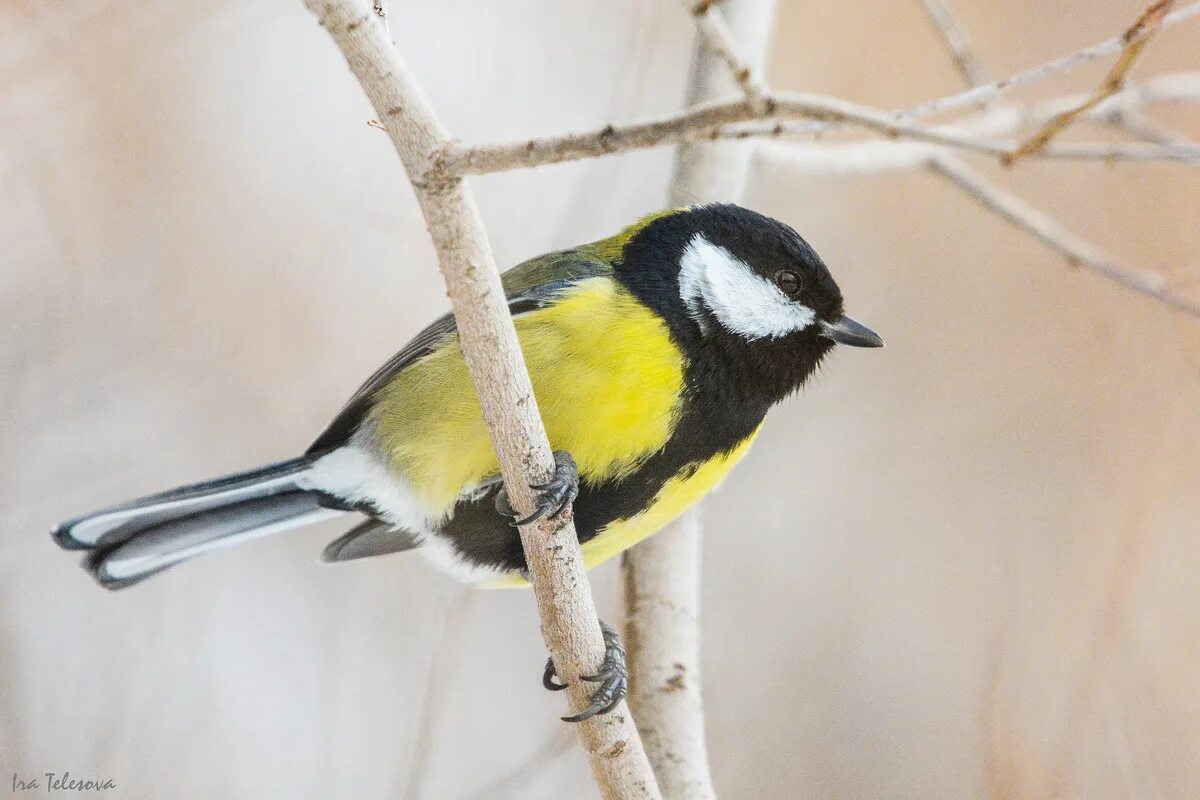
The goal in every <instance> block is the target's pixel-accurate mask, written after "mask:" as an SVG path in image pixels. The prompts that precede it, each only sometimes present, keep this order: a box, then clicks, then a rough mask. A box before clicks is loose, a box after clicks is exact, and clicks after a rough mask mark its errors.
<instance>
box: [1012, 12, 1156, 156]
mask: <svg viewBox="0 0 1200 800" xmlns="http://www.w3.org/2000/svg"><path fill="white" fill-rule="evenodd" d="M1174 5H1175V0H1159V2H1157V3H1155V4H1154V5H1152V6H1150V8H1148V9H1146V12H1145V13H1143V14H1142V15H1141V16H1140V17H1138V20H1137V22H1135V23H1133V26H1132V27H1130V28H1129V30H1127V31H1125V34H1124V35H1123V36H1122V37H1121V39H1122V40H1123V41H1124V42H1125V47H1124V48H1123V49H1122V50H1121V55H1120V56H1119V57H1118V58H1117V63H1115V64H1114V65H1113V67H1112V69H1110V70H1109V72H1108V75H1106V76H1105V78H1104V82H1103V83H1101V84H1100V88H1099V89H1098V90H1097V91H1096V93H1095V94H1094V95H1092V96H1091V97H1089V98H1088V99H1087V100H1085V101H1084V102H1082V103H1080V104H1079V105H1078V106H1076V107H1075V108H1071V109H1068V110H1067V111H1064V112H1062V113H1061V114H1059V115H1057V116H1056V117H1054V118H1053V119H1051V120H1050V121H1049V122H1047V123H1046V124H1045V125H1044V126H1043V127H1042V129H1041V130H1039V131H1038V132H1037V133H1035V134H1034V135H1033V136H1031V137H1030V138H1029V139H1028V140H1026V141H1025V142H1024V143H1022V144H1021V146H1020V147H1018V148H1017V150H1016V152H1015V153H1013V154H1012V155H1011V156H1006V157H1005V158H1004V159H1003V160H1004V164H1005V166H1011V165H1012V164H1013V163H1015V162H1016V161H1017V160H1018V159H1020V158H1022V157H1024V156H1027V155H1031V154H1033V153H1036V152H1038V151H1039V150H1042V149H1043V148H1045V147H1046V145H1047V144H1049V143H1050V141H1051V140H1052V139H1053V138H1054V137H1055V136H1058V135H1059V134H1060V133H1062V132H1063V131H1065V130H1066V129H1067V128H1068V127H1070V126H1071V124H1072V123H1073V122H1075V120H1077V119H1079V118H1080V117H1082V116H1083V115H1084V114H1086V113H1087V112H1088V111H1090V110H1091V109H1093V108H1095V107H1096V106H1098V105H1100V104H1101V103H1103V102H1104V101H1105V100H1106V99H1108V98H1109V97H1112V96H1113V95H1114V94H1116V93H1117V92H1119V91H1120V90H1121V87H1122V86H1124V85H1125V76H1126V75H1128V74H1129V70H1130V69H1132V68H1133V64H1134V62H1135V61H1137V58H1138V56H1139V55H1141V53H1142V51H1143V50H1144V49H1145V48H1146V45H1147V44H1148V43H1149V42H1150V37H1152V36H1153V35H1154V34H1155V33H1156V32H1157V31H1158V30H1159V28H1160V27H1161V26H1162V21H1163V17H1165V16H1166V15H1167V12H1168V11H1170V10H1171V8H1172V7H1173V6H1174Z"/></svg>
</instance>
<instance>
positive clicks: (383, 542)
mask: <svg viewBox="0 0 1200 800" xmlns="http://www.w3.org/2000/svg"><path fill="white" fill-rule="evenodd" d="M419 544H420V542H419V541H418V539H417V537H416V536H414V535H413V534H412V533H410V532H409V531H406V530H404V529H402V528H393V527H392V526H391V525H390V524H388V523H386V522H383V521H382V520H378V519H368V520H366V521H365V522H362V523H360V524H358V525H355V526H354V527H353V528H351V529H350V530H349V531H347V532H346V533H345V534H343V535H342V536H341V537H339V538H337V539H334V540H333V541H332V542H330V543H329V546H328V547H326V548H325V552H323V553H322V554H321V560H322V561H327V562H334V561H354V560H355V559H359V558H373V557H375V556H385V555H388V554H390V553H402V552H404V551H405V550H412V549H413V548H414V547H417V546H418V545H419Z"/></svg>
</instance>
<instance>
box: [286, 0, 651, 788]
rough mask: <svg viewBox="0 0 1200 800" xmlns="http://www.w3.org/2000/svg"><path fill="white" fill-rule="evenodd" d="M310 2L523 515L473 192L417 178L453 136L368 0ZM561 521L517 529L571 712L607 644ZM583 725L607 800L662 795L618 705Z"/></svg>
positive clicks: (511, 396) (522, 436)
mask: <svg viewBox="0 0 1200 800" xmlns="http://www.w3.org/2000/svg"><path fill="white" fill-rule="evenodd" d="M305 4H306V5H307V6H308V8H309V9H310V10H311V11H312V12H314V13H315V14H316V15H317V17H318V19H319V20H320V22H321V24H322V25H323V26H324V27H325V29H326V30H327V31H328V32H329V34H330V35H331V36H332V37H333V39H334V41H335V42H336V43H337V45H338V47H339V48H340V49H341V51H342V54H343V55H344V56H345V58H346V61H347V63H348V64H349V65H350V69H351V71H352V72H353V73H354V75H355V77H356V78H358V81H359V83H360V84H361V85H362V88H363V90H364V91H365V92H366V95H367V97H368V98H369V99H370V101H371V104H372V105H373V106H374V107H375V112H376V114H377V115H378V118H379V120H380V122H381V123H382V124H383V125H384V127H385V128H386V129H387V132H388V136H389V137H390V138H391V140H392V143H393V145H394V146H395V148H396V151H397V153H398V154H399V155H400V158H401V160H402V161H403V163H404V168H405V171H406V172H407V173H408V175H409V179H410V180H411V181H412V182H413V188H414V190H415V192H416V195H417V200H418V202H419V203H420V206H421V210H422V212H423V214H424V215H425V222H426V226H427V227H428V229H429V233H430V237H431V238H432V239H433V244H434V248H435V249H436V251H437V255H438V262H439V266H440V267H441V270H442V275H443V277H444V278H445V281H446V288H447V293H448V294H449V296H450V304H451V308H452V309H453V311H454V318H455V321H456V322H457V325H458V337H459V345H460V347H461V349H462V353H463V355H464V357H465V359H466V362H467V367H468V370H469V371H470V374H471V378H472V381H473V382H474V384H475V389H476V393H477V394H478V396H479V400H480V405H481V407H482V410H483V418H484V423H485V424H486V426H487V429H488V432H489V434H490V435H491V438H492V444H493V446H494V447H495V449H496V455H497V457H498V459H499V464H500V472H501V475H502V476H503V478H504V484H505V487H506V489H507V490H508V494H509V497H510V499H511V500H512V501H513V505H514V507H515V508H516V510H517V511H518V512H520V513H523V514H527V513H529V512H530V511H531V510H532V509H533V507H534V505H535V497H534V495H533V491H532V490H531V489H530V485H531V484H536V483H542V482H544V481H545V480H546V479H547V478H548V477H549V476H550V474H551V473H552V471H553V468H554V459H553V456H552V454H551V451H550V443H549V441H548V440H547V438H546V431H545V428H544V427H543V425H542V421H541V418H540V416H539V414H538V410H537V401H536V399H535V398H534V395H533V387H532V385H531V383H530V380H529V373H528V371H527V370H526V368H525V362H524V359H523V358H522V355H521V348H520V344H519V343H518V341H517V333H516V328H515V327H514V326H513V321H512V317H511V316H510V315H509V312H508V304H507V301H506V300H505V297H504V290H503V288H502V287H501V285H500V274H499V272H498V271H497V270H496V264H495V260H494V258H493V257H492V251H491V246H490V244H489V242H488V240H487V237H486V236H485V234H484V232H483V225H482V223H481V221H480V219H479V211H478V209H477V207H476V205H475V201H474V198H473V197H472V195H471V193H470V191H469V190H468V188H467V186H466V185H465V183H464V182H463V181H462V180H445V181H440V182H437V183H434V184H430V183H426V182H424V181H422V180H421V178H422V177H423V176H425V175H426V174H427V173H428V170H429V159H430V155H431V154H432V153H436V152H438V151H440V150H441V149H443V148H444V147H445V146H446V144H447V143H448V141H449V136H448V134H447V133H446V131H445V130H444V129H443V128H442V125H441V122H440V121H439V120H438V118H437V116H436V114H435V113H434V111H433V108H432V106H431V104H430V103H429V100H428V99H427V98H426V97H425V94H424V92H422V90H421V88H420V86H419V85H418V84H417V82H416V79H415V78H414V77H413V75H412V73H411V72H410V70H409V68H408V65H407V64H406V63H405V61H404V59H403V58H401V56H400V54H399V52H398V51H397V49H396V48H395V47H394V46H393V45H392V44H391V41H390V39H389V37H388V35H387V32H386V31H385V30H384V29H383V25H382V24H380V22H379V19H378V17H376V16H375V14H374V12H373V10H372V9H371V7H370V6H369V5H367V4H366V2H365V0H305ZM565 519H566V520H567V521H566V522H565V523H561V524H560V523H557V522H553V521H549V520H542V521H539V522H537V523H534V524H531V525H525V526H522V528H521V531H520V534H521V544H522V547H523V548H524V552H525V559H526V562H527V565H528V574H529V578H530V583H531V584H532V585H533V591H534V597H535V599H536V601H537V606H538V613H539V615H540V617H541V622H542V635H543V637H544V638H545V640H546V646H547V649H548V650H549V651H550V654H551V657H552V658H553V659H554V663H555V666H556V667H557V669H558V674H559V676H560V677H561V678H562V679H563V680H564V681H565V682H566V683H567V684H568V685H569V687H570V689H569V691H568V692H567V694H568V696H569V697H570V701H571V705H572V708H574V709H575V710H582V709H583V708H584V707H586V705H587V703H588V701H589V697H590V691H591V686H590V684H588V683H586V682H584V681H582V680H581V679H580V678H581V676H582V675H587V674H591V673H592V672H594V671H595V670H597V669H598V668H599V667H600V663H601V660H602V658H603V654H604V643H603V640H602V637H601V633H600V628H599V625H598V623H597V620H596V609H595V606H594V604H593V602H592V595H591V591H590V587H589V584H588V579H587V573H586V572H585V571H584V567H583V557H582V554H581V553H580V550H579V541H578V538H577V536H576V533H575V526H574V523H573V522H571V521H570V520H571V515H570V511H569V510H567V512H566V516H565ZM578 732H579V735H580V737H581V738H582V740H583V743H584V749H585V750H586V752H587V754H588V758H589V762H590V764H591V767H592V774H593V776H594V777H595V780H596V783H597V785H598V787H599V789H600V792H601V794H602V795H603V796H604V797H605V798H659V797H661V795H660V794H659V792H658V787H657V785H656V783H655V779H654V774H653V772H651V770H650V764H649V762H648V761H647V759H646V754H645V751H644V750H643V749H642V745H641V739H640V737H639V736H638V732H637V729H636V728H635V727H634V726H633V724H632V720H631V719H630V715H629V712H628V709H627V708H626V707H625V706H624V704H623V703H622V704H619V705H618V706H617V708H616V709H615V710H613V711H612V712H611V713H609V714H605V715H601V716H598V717H593V718H592V719H590V720H588V721H586V722H584V723H581V724H580V725H579V726H578Z"/></svg>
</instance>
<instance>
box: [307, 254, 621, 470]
mask: <svg viewBox="0 0 1200 800" xmlns="http://www.w3.org/2000/svg"><path fill="white" fill-rule="evenodd" d="M611 271H612V268H611V267H610V266H609V265H608V264H607V263H605V262H604V261H602V260H600V259H598V258H595V257H593V256H591V255H589V254H588V253H586V252H583V251H579V250H564V251H560V252H556V253H548V254H547V255H544V256H540V257H538V258H534V259H530V260H529V261H526V262H524V263H522V264H519V265H517V266H515V267H513V268H512V269H510V270H508V271H507V272H505V273H504V274H503V275H502V276H501V284H502V285H503V286H504V293H505V296H506V297H507V298H508V310H509V313H511V314H512V315H513V316H514V317H515V316H517V315H519V314H523V313H527V312H529V311H533V310H535V309H538V308H542V307H544V306H545V305H546V304H547V303H549V302H550V301H551V300H552V299H554V298H555V297H556V296H558V295H559V294H560V293H561V292H562V291H563V290H564V289H566V288H568V287H570V286H571V285H572V284H574V283H576V282H578V281H581V280H584V279H586V278H592V277H595V276H597V275H603V274H608V273H610V272H611ZM457 330H458V329H457V326H456V325H455V323H454V315H453V314H445V315H443V316H442V317H440V318H439V319H437V320H436V321H435V322H434V323H433V324H431V325H430V326H429V327H427V328H425V330H423V331H421V332H420V333H418V334H417V335H416V337H414V338H413V340H412V341H410V342H409V343H408V344H407V345H405V346H404V349H403V350H401V351H400V352H398V353H396V355H394V356H392V357H391V358H390V359H388V360H387V362H385V363H384V365H383V366H382V367H380V368H379V369H378V370H376V371H375V374H373V375H372V376H371V377H370V378H367V381H366V383H364V384H363V385H362V386H360V387H359V389H358V391H356V392H355V393H354V395H353V396H352V397H351V398H350V400H349V401H347V403H346V405H345V406H343V407H342V410H341V411H340V412H338V415H337V416H336V417H334V419H333V421H332V422H331V423H329V425H328V426H327V427H326V428H325V430H324V431H323V432H322V433H321V435H320V436H318V437H317V440H316V441H315V442H313V444H312V446H311V447H309V448H308V454H309V455H313V454H317V453H323V452H327V451H329V450H332V449H334V448H336V447H339V446H341V445H342V444H344V443H345V442H346V441H347V440H348V439H349V438H350V436H351V435H352V434H353V433H354V431H355V429H356V428H357V427H358V425H359V423H360V422H362V420H363V417H364V416H365V415H366V413H367V411H368V410H369V408H370V406H371V400H372V398H373V397H374V396H375V393H376V392H378V391H379V390H380V389H382V388H383V387H385V386H387V385H388V383H390V382H391V380H392V379H393V378H395V377H396V376H397V375H398V374H400V373H401V372H402V371H404V369H405V368H406V367H408V366H410V365H411V364H413V363H414V362H415V361H417V360H418V359H420V358H421V357H422V356H426V355H429V354H430V353H432V352H434V351H435V350H437V349H438V348H439V347H441V346H442V345H443V344H445V343H446V341H447V340H448V339H450V337H452V336H453V335H454V334H455V333H456V332H457Z"/></svg>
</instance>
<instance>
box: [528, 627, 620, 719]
mask: <svg viewBox="0 0 1200 800" xmlns="http://www.w3.org/2000/svg"><path fill="white" fill-rule="evenodd" d="M600 630H601V632H603V634H604V661H603V662H601V664H600V670H599V671H598V672H597V673H596V674H595V675H582V676H580V677H581V678H582V679H583V680H585V681H588V682H589V683H598V684H600V688H599V689H597V690H596V693H595V694H593V695H592V700H591V702H590V703H588V707H587V708H585V709H584V710H583V711H580V712H579V713H578V714H575V715H573V716H570V717H563V718H562V719H563V722H583V721H584V720H585V719H591V718H592V717H594V716H596V715H597V714H607V713H608V712H610V711H612V710H613V709H614V708H616V707H617V703H620V702H621V701H622V700H624V699H625V693H626V692H627V691H628V688H629V671H628V670H627V669H626V668H625V646H624V645H622V644H621V636H620V634H618V633H617V632H616V631H615V630H613V628H612V626H610V625H608V624H607V623H605V622H604V621H603V620H601V621H600ZM557 677H558V672H557V671H556V670H555V669H554V659H552V658H549V659H546V671H545V672H543V673H542V686H545V687H546V688H547V689H549V690H550V691H552V692H560V691H562V690H563V689H565V688H567V685H566V684H565V683H559V682H558V681H557V680H555V679H556V678H557Z"/></svg>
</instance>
